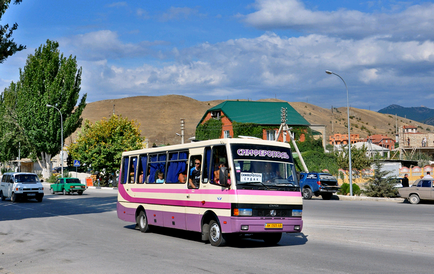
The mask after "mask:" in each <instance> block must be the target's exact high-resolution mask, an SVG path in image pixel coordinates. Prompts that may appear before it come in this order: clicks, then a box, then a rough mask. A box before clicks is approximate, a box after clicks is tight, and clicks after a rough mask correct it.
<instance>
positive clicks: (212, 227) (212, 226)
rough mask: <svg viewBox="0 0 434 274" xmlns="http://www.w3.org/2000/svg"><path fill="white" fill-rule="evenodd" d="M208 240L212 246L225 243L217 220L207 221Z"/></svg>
mask: <svg viewBox="0 0 434 274" xmlns="http://www.w3.org/2000/svg"><path fill="white" fill-rule="evenodd" d="M208 239H209V242H210V243H211V245H212V246H222V245H225V243H226V241H225V238H224V237H223V233H222V230H221V227H220V225H219V223H218V222H216V221H215V220H212V221H211V222H210V223H209V237H208Z"/></svg>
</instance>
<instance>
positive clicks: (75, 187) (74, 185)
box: [50, 177, 86, 195]
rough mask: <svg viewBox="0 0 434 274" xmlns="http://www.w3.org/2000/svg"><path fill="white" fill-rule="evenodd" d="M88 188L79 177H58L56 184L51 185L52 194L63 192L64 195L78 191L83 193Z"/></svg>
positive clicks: (79, 193)
mask: <svg viewBox="0 0 434 274" xmlns="http://www.w3.org/2000/svg"><path fill="white" fill-rule="evenodd" d="M85 190H86V185H84V184H82V183H81V182H80V179H78V178H69V177H68V178H58V179H57V180H56V182H55V183H54V184H52V185H51V186H50V192H51V194H55V193H56V192H62V193H63V195H66V194H72V193H78V195H81V194H83V192H84V191H85Z"/></svg>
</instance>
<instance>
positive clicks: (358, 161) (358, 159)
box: [335, 146, 372, 172]
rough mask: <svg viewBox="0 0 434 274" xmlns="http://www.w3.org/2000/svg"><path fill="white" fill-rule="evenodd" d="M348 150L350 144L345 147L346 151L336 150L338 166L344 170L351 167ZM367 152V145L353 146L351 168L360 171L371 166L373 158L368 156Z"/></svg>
mask: <svg viewBox="0 0 434 274" xmlns="http://www.w3.org/2000/svg"><path fill="white" fill-rule="evenodd" d="M346 151H348V146H345V147H344V151H341V152H335V155H336V160H337V163H338V166H339V168H342V169H344V170H348V169H349V157H348V153H346ZM366 152H367V148H366V147H365V146H363V147H361V148H360V149H357V148H354V147H352V148H351V169H353V170H354V171H358V172H359V171H361V170H362V169H365V168H369V167H370V166H371V163H372V160H371V159H369V158H368V157H367V156H366Z"/></svg>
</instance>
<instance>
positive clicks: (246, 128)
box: [232, 121, 264, 139]
mask: <svg viewBox="0 0 434 274" xmlns="http://www.w3.org/2000/svg"><path fill="white" fill-rule="evenodd" d="M232 126H233V129H234V136H233V137H234V138H237V137H238V136H240V135H241V136H253V137H257V138H261V139H262V131H263V128H264V127H262V126H261V125H258V124H254V123H238V122H236V121H234V122H233V123H232Z"/></svg>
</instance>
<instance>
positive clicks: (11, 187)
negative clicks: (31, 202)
mask: <svg viewBox="0 0 434 274" xmlns="http://www.w3.org/2000/svg"><path fill="white" fill-rule="evenodd" d="M41 182H43V180H39V177H38V175H36V174H35V173H29V172H8V173H5V174H3V177H2V180H1V183H0V198H1V200H2V201H4V200H5V199H6V198H11V201H12V202H13V203H14V202H17V201H19V200H20V199H36V200H37V201H38V202H42V199H43V198H44V187H43V186H42V184H41Z"/></svg>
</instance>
